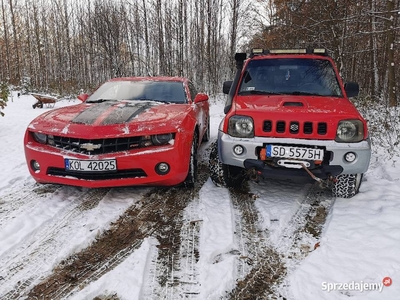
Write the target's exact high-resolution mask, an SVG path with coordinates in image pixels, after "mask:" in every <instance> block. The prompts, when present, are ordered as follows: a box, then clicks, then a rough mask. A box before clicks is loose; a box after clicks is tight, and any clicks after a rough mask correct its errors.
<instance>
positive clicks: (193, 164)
mask: <svg viewBox="0 0 400 300" xmlns="http://www.w3.org/2000/svg"><path fill="white" fill-rule="evenodd" d="M197 146H198V134H197V132H195V133H194V134H193V141H192V146H191V147H190V159H189V171H188V174H187V176H186V179H185V181H184V182H183V185H184V186H185V187H188V188H192V187H194V184H195V182H196V179H197Z"/></svg>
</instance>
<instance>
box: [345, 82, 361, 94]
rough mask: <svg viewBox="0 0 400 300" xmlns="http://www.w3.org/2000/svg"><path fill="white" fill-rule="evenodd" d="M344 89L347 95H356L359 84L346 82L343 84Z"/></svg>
mask: <svg viewBox="0 0 400 300" xmlns="http://www.w3.org/2000/svg"><path fill="white" fill-rule="evenodd" d="M344 90H345V91H346V94H347V97H349V98H350V97H357V96H358V93H359V92H360V86H359V85H358V83H357V82H346V83H345V84H344Z"/></svg>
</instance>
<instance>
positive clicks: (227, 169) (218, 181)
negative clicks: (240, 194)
mask: <svg viewBox="0 0 400 300" xmlns="http://www.w3.org/2000/svg"><path fill="white" fill-rule="evenodd" d="M208 166H209V169H210V178H211V181H212V182H213V183H214V184H215V185H216V186H222V187H240V186H241V185H242V184H243V183H244V182H245V181H246V176H245V173H244V169H243V168H240V167H236V166H230V165H226V164H223V163H221V161H220V160H219V157H218V141H215V142H214V143H213V144H212V145H211V152H210V160H209V164H208Z"/></svg>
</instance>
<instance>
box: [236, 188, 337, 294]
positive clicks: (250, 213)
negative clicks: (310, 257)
mask: <svg viewBox="0 0 400 300" xmlns="http://www.w3.org/2000/svg"><path fill="white" fill-rule="evenodd" d="M230 191H231V198H232V201H233V203H234V207H235V208H236V209H237V211H238V213H237V217H236V220H237V221H236V222H237V228H238V232H241V235H238V240H239V241H238V242H239V244H240V245H241V256H240V258H241V259H239V280H238V282H237V285H236V287H235V288H234V289H233V290H232V291H231V292H230V293H229V294H228V298H230V299H264V298H266V297H269V298H272V299H275V298H280V297H282V295H281V291H282V290H284V293H287V284H288V283H287V281H286V279H285V277H286V276H287V274H288V273H289V272H292V271H293V270H294V269H295V266H296V265H297V264H298V263H299V262H300V261H301V260H302V259H304V258H305V257H306V256H307V254H308V253H309V252H310V251H311V249H310V247H309V245H308V244H307V243H309V242H310V238H309V236H310V235H313V236H314V241H316V240H317V238H318V236H319V234H320V233H321V228H322V225H323V223H324V222H325V219H326V215H327V213H328V211H329V209H330V207H331V205H332V204H333V201H332V197H331V196H329V195H330V193H328V192H326V191H323V190H321V189H320V188H319V186H318V184H317V183H316V184H314V185H312V186H311V188H310V189H309V191H308V193H307V195H306V196H305V197H304V198H303V199H302V200H301V203H300V204H299V206H298V208H297V209H296V211H295V212H294V213H293V214H292V216H291V218H290V220H289V221H288V223H287V224H286V225H285V226H284V227H283V228H282V229H280V230H279V229H278V230H279V238H278V240H277V241H274V240H273V239H271V238H270V237H271V232H270V231H261V230H259V228H260V227H261V226H259V220H258V211H257V209H256V207H255V205H254V201H255V197H254V195H252V194H251V193H249V192H248V191H247V190H239V191H238V190H236V191H235V190H230ZM322 208H323V209H322ZM322 211H323V212H322ZM317 215H318V217H316V216H317ZM275 230H276V229H275ZM303 242H306V244H305V245H304V244H303ZM294 254H296V255H294ZM243 258H245V260H243ZM249 259H250V260H249ZM282 282H283V283H282Z"/></svg>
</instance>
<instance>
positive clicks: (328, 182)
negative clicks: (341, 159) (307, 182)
mask: <svg viewBox="0 0 400 300" xmlns="http://www.w3.org/2000/svg"><path fill="white" fill-rule="evenodd" d="M301 165H302V168H303V169H304V170H306V172H307V173H308V174H309V175H310V176H311V178H312V179H314V180H315V181H317V182H319V183H320V185H321V186H322V187H330V186H331V184H332V183H335V182H336V181H337V179H336V177H334V176H332V175H329V176H328V179H326V180H323V179H321V178H319V177H317V176H315V175H314V174H313V173H311V171H310V170H309V169H308V168H307V167H306V166H305V165H304V164H301Z"/></svg>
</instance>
